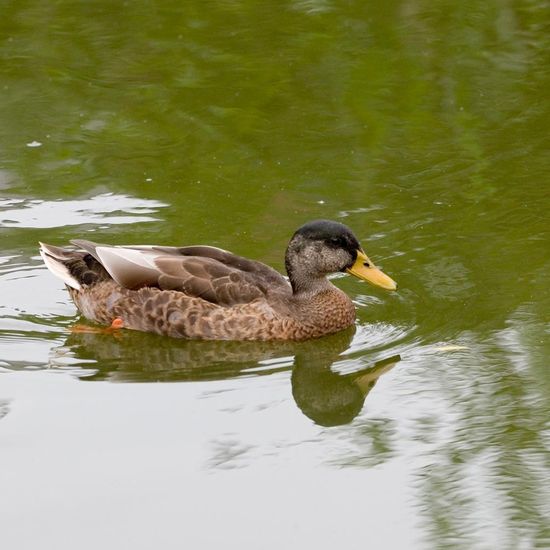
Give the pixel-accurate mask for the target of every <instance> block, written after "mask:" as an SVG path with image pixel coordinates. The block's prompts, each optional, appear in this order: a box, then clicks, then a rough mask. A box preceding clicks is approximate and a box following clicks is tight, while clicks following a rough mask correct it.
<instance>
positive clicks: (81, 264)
mask: <svg viewBox="0 0 550 550" xmlns="http://www.w3.org/2000/svg"><path fill="white" fill-rule="evenodd" d="M40 256H42V259H43V260H44V263H45V264H46V267H47V268H48V269H49V270H50V271H51V272H52V273H53V274H54V275H55V276H56V277H59V278H60V279H61V280H62V281H63V282H64V283H65V284H66V285H67V286H70V287H71V288H74V289H75V290H81V289H82V285H93V284H95V283H98V282H100V281H104V280H108V279H110V278H111V277H110V276H109V274H108V273H107V271H106V270H105V268H104V267H103V266H102V265H101V264H100V263H99V262H98V261H97V260H96V259H95V258H94V257H93V256H92V255H91V254H88V252H81V251H78V250H66V249H64V248H59V247H57V246H52V245H50V244H46V243H40Z"/></svg>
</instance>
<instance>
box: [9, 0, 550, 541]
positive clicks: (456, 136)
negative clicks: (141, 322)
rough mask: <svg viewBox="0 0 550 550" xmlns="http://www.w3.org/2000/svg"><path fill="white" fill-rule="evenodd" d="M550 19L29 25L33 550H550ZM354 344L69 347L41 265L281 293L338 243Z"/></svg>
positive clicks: (347, 7) (351, 6)
mask: <svg viewBox="0 0 550 550" xmlns="http://www.w3.org/2000/svg"><path fill="white" fill-rule="evenodd" d="M549 22H550V16H549V13H548V11H547V6H546V5H545V4H544V2H540V1H535V0H518V1H517V2H513V3H509V2H501V1H489V2H485V3H468V2H466V3H456V2H450V1H448V0H444V1H442V2H438V3H435V4H434V3H432V2H422V1H419V2H415V1H410V0H404V1H401V2H395V3H387V2H378V1H376V2H368V3H367V2H340V1H337V0H289V1H288V2H282V3H281V2H274V1H272V0H267V1H265V2H261V3H258V2H253V1H251V0H239V1H235V2H228V1H220V2H205V1H196V0H190V1H188V2H185V3H181V2H175V1H172V0H166V1H164V2H158V3H151V2H142V1H137V2H130V3H110V2H101V1H99V2H93V3H74V2H67V1H64V0H61V1H58V2H54V3H51V2H37V1H35V0H29V1H27V2H23V3H15V2H7V3H5V4H4V5H3V7H2V18H1V19H0V75H1V79H0V93H1V101H0V120H1V121H2V123H1V124H0V235H1V242H2V248H1V249H0V449H1V453H0V493H1V494H2V496H3V498H1V499H0V518H1V521H0V523H1V526H2V528H1V531H2V536H1V539H2V544H3V546H4V547H6V548H11V549H24V550H26V549H29V548H36V547H40V548H42V549H44V550H47V549H50V548H51V549H56V550H63V549H68V548H75V547H76V548H79V549H81V550H82V549H92V548H93V549H96V548H98V547H103V548H133V549H142V548H143V549H150V548H163V549H171V548H182V547H184V546H187V547H191V548H217V547H221V546H223V547H224V548H239V549H240V548H261V549H280V548H316V549H325V548H326V549H328V548H334V547H342V548H353V549H354V548H365V547H371V548H407V549H417V548H418V549H423V548H464V549H472V548H503V549H504V548H509V549H527V548H548V547H550V522H549V521H548V518H549V517H550V485H549V484H548V478H549V475H550V420H549V419H550V368H549V367H550V365H549V362H548V354H549V352H550V344H549V338H548V335H549V332H550V324H549V322H550V317H549V311H550V299H549V293H548V277H549V275H550V252H549V251H550V248H549V246H548V240H549V229H550V224H549V220H548V211H549V207H550V183H549V174H550V154H549V151H550V139H549V133H548V128H549V127H550V104H549V102H548V90H549V89H550V64H549V60H548V50H549V48H550V35H549V34H548V32H547V29H548V23H549ZM318 218H327V219H333V220H337V221H340V222H343V223H345V224H347V225H349V226H350V227H351V228H352V229H353V231H354V232H355V234H356V235H357V237H358V238H359V239H360V241H361V242H362V244H363V246H364V248H365V250H366V252H367V253H368V254H369V256H370V257H371V258H372V260H373V261H375V262H376V263H377V264H379V265H380V266H381V267H383V269H384V271H385V272H387V273H388V274H389V275H390V276H391V277H392V278H394V279H395V280H396V281H397V282H398V284H399V290H398V291H397V292H395V293H389V292H385V291H383V290H380V289H376V288H373V287H369V286H367V285H366V284H364V283H362V282H359V281H358V280H356V279H353V278H351V277H348V276H345V275H341V276H337V277H335V278H333V282H334V283H335V284H336V285H337V286H338V287H339V288H341V289H342V290H344V291H345V292H346V293H347V294H348V295H349V296H350V297H351V298H352V299H353V301H354V303H355V305H356V308H357V322H356V325H355V327H353V328H352V329H350V330H347V331H343V332H341V333H338V334H335V335H332V336H330V337H326V338H321V339H317V340H312V341H306V342H299V343H288V342H287V343H285V342H279V343H269V342H267V343H266V342H264V343H253V342H200V341H184V340H176V339H170V338H165V337H160V336H155V335H150V334H142V333H137V332H131V331H124V330H123V331H120V332H119V333H116V334H115V335H113V334H88V333H80V332H75V331H74V330H71V328H72V327H74V325H75V324H82V323H85V322H86V321H85V320H83V319H82V318H80V317H79V316H78V314H77V312H76V309H75V307H74V305H73V304H72V302H71V301H70V298H69V296H68V293H67V291H66V289H65V288H64V287H63V283H62V282H61V281H60V280H58V279H56V278H54V277H53V276H52V275H51V274H50V273H49V272H48V271H47V269H46V268H45V266H44V265H43V263H42V261H41V259H40V256H39V254H38V241H39V240H40V241H44V242H46V243H51V244H54V245H58V246H65V245H67V244H68V243H69V241H70V240H71V239H74V238H85V239H90V240H94V241H98V242H107V243H112V244H152V243H153V244H166V245H185V244H197V243H204V244H210V245H213V246H217V247H221V248H224V249H228V250H231V251H233V252H235V253H238V254H240V255H244V256H247V257H251V258H255V259H258V260H260V261H263V262H265V263H267V264H269V265H271V266H273V267H275V268H276V269H278V270H280V271H284V251H285V248H286V245H287V243H288V240H289V238H290V236H291V235H292V233H293V232H294V231H295V230H296V229H297V228H298V227H299V226H300V225H302V224H303V223H305V222H306V221H309V220H313V219H318Z"/></svg>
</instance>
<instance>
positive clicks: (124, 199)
mask: <svg viewBox="0 0 550 550" xmlns="http://www.w3.org/2000/svg"><path fill="white" fill-rule="evenodd" d="M166 206H168V205H167V204H165V203H163V202H160V201H157V200H150V199H139V198H136V197H130V196H128V195H115V194H113V193H104V194H101V195H97V196H95V197H91V198H88V199H78V200H58V201H44V200H37V199H35V200H27V199H0V227H34V228H50V227H64V226H67V225H81V224H89V223H94V222H97V223H99V222H101V223H103V224H122V223H136V222H151V221H156V220H157V219H158V218H155V217H153V216H150V215H149V214H154V213H155V212H156V210H157V209H159V208H163V207H166ZM128 214H130V215H128Z"/></svg>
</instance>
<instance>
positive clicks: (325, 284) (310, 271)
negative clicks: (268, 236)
mask: <svg viewBox="0 0 550 550" xmlns="http://www.w3.org/2000/svg"><path fill="white" fill-rule="evenodd" d="M315 255H316V254H315V251H314V250H313V249H312V248H311V247H309V246H307V243H305V242H303V240H302V239H301V238H300V237H294V238H293V239H292V240H291V241H290V243H289V245H288V248H287V250H286V254H285V268H286V272H287V274H288V278H289V280H290V284H291V285H292V291H293V292H294V295H295V296H298V295H309V296H311V295H315V294H318V293H319V292H323V291H325V290H329V289H330V288H334V286H333V285H332V284H331V283H330V282H329V281H328V279H327V278H326V276H325V273H320V272H319V268H318V262H317V258H316V257H315Z"/></svg>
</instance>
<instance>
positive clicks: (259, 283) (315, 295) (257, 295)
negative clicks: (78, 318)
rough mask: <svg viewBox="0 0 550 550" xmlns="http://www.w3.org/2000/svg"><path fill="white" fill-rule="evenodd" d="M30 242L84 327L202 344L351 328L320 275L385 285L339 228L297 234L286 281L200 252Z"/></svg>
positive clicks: (347, 302)
mask: <svg viewBox="0 0 550 550" xmlns="http://www.w3.org/2000/svg"><path fill="white" fill-rule="evenodd" d="M70 242H71V243H72V244H73V245H74V246H76V247H77V249H72V248H70V249H69V248H60V247H57V246H53V245H49V244H45V243H42V242H41V243H39V244H40V255H41V256H42V259H43V261H44V263H45V265H46V267H47V268H48V269H49V270H50V271H51V272H52V274H53V275H55V276H57V277H58V278H60V279H61V280H62V281H63V282H64V283H65V285H66V287H67V290H68V292H69V294H70V297H71V299H72V300H73V302H74V304H75V305H76V307H77V309H78V310H79V311H80V313H81V314H82V315H83V316H84V317H85V318H87V319H88V320H90V321H93V322H95V323H98V324H100V325H106V326H112V327H116V328H124V329H131V330H138V331H145V332H152V333H156V334H160V335H165V336H170V337H175V338H186V339H203V340H263V341H267V340H307V339H311V338H319V337H322V336H325V335H328V334H332V333H336V332H339V331H341V330H344V329H346V328H348V327H350V326H351V325H353V324H354V323H355V316H356V313H355V306H354V304H353V302H352V300H351V299H350V297H349V296H348V295H347V294H346V293H345V292H343V291H342V290H341V289H339V288H338V287H336V286H335V285H334V284H333V283H332V282H331V281H330V280H329V279H328V278H327V276H328V275H330V274H333V273H338V272H343V273H348V274H350V275H353V276H355V277H357V278H358V279H360V280H363V281H366V282H368V283H371V284H373V285H375V286H377V287H381V288H383V289H386V290H396V289H397V284H396V283H395V281H394V280H393V279H391V278H390V277H389V276H388V275H386V274H385V273H384V272H383V271H381V270H380V269H379V268H377V267H376V266H375V265H374V263H373V262H371V260H370V259H369V258H368V256H367V255H366V253H365V252H364V250H363V248H362V247H361V245H360V244H359V241H358V239H357V238H356V237H355V235H354V234H353V232H352V231H351V229H350V228H349V227H347V226H346V225H344V224H342V223H339V222H336V221H332V220H314V221H310V222H308V223H306V224H304V225H302V226H301V227H300V228H299V229H298V230H297V231H296V232H295V233H294V234H293V235H292V238H291V239H290V242H289V244H288V246H287V249H286V253H285V268H286V272H287V275H288V277H284V276H283V275H282V274H281V273H279V272H278V271H276V270H275V269H273V268H272V267H270V266H268V265H266V264H264V263H262V262H259V261H256V260H252V259H248V258H245V257H242V256H238V255H236V254H233V253H232V252H229V251H227V250H223V249H221V248H216V247H212V246H206V245H192V246H183V247H173V246H156V245H129V246H121V245H107V244H98V243H95V242H92V241H88V240H82V239H75V240H71V241H70Z"/></svg>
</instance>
